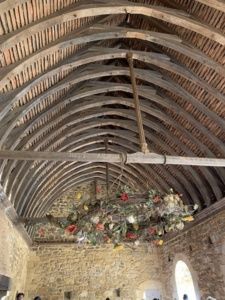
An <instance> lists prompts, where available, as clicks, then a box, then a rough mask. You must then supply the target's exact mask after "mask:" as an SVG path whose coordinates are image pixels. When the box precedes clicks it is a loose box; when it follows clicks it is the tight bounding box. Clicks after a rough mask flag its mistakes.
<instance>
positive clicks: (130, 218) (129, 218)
mask: <svg viewBox="0 0 225 300" xmlns="http://www.w3.org/2000/svg"><path fill="white" fill-rule="evenodd" d="M127 221H128V222H129V223H131V224H134V223H136V222H137V220H136V218H135V217H134V216H133V215H130V216H128V217H127Z"/></svg>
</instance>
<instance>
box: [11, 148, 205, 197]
mask: <svg viewBox="0 0 225 300" xmlns="http://www.w3.org/2000/svg"><path fill="white" fill-rule="evenodd" d="M64 148H65V147H64ZM103 149H104V147H103ZM64 150H65V149H63V151H64ZM66 150H67V151H72V152H74V151H77V150H78V148H77V147H76V148H74V147H73V148H72V149H71V147H69V148H68V146H67V145H66ZM122 150H123V148H121V151H122ZM125 150H126V148H125ZM60 151H61V149H60ZM82 151H86V149H84V150H82ZM96 151H97V150H96ZM56 167H57V168H58V165H57V166H56ZM45 169H46V166H45ZM169 170H170V168H169V169H168V170H167V171H166V172H165V170H164V172H165V174H166V173H168V171H169ZM175 172H176V174H177V177H178V178H182V180H181V181H184V183H183V186H185V188H186V189H187V190H188V191H190V192H191V194H192V195H193V194H194V192H192V186H190V185H189V184H190V182H188V181H187V180H186V179H185V176H183V174H182V173H181V171H180V170H179V169H177V168H176V171H175ZM55 173H56V169H54V174H55ZM193 173H194V171H193V172H192V173H191V177H193V182H199V178H197V180H196V181H194V180H195V178H194V177H196V176H193ZM48 174H49V170H48V171H47V173H46V175H44V174H43V175H42V184H44V185H45V184H46V181H47V179H48V178H46V176H47V177H48ZM152 176H154V173H153V174H152ZM172 176H173V175H172V174H171V173H170V174H169V173H168V177H172ZM28 178H29V176H28ZM35 181H36V180H34V181H32V186H31V188H32V189H34V188H35V189H36V190H37V191H38V192H39V191H41V190H42V189H44V190H45V189H48V187H46V188H44V187H43V188H41V186H40V185H38V186H36V185H35ZM47 185H48V184H47ZM202 185H203V183H201V184H200V186H201V188H200V189H199V190H200V191H201V192H202V198H203V199H205V198H204V197H206V199H207V197H208V195H207V191H205V193H204V190H205V188H202ZM35 186H36V187H35ZM197 188H199V186H197ZM167 189H168V188H167ZM179 190H180V188H179ZM22 191H23V194H22V195H20V197H17V200H18V201H20V199H21V201H26V199H29V200H30V199H31V196H30V191H28V192H25V189H22ZM24 192H25V195H24ZM12 193H13V192H12ZM23 195H24V197H23ZM37 198H39V196H37Z"/></svg>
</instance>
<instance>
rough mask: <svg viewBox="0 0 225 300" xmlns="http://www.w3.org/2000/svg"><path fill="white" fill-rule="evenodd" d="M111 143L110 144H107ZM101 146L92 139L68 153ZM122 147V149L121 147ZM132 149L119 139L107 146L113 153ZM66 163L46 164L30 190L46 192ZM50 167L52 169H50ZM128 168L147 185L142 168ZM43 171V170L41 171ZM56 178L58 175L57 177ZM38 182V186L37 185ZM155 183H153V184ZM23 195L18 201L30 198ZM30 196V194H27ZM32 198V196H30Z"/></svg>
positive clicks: (99, 139) (100, 140)
mask: <svg viewBox="0 0 225 300" xmlns="http://www.w3.org/2000/svg"><path fill="white" fill-rule="evenodd" d="M109 140H111V141H114V143H115V139H111V138H109ZM109 143H111V142H109ZM102 144H104V140H103V138H102V137H99V138H98V139H96V141H95V140H94V139H92V141H89V142H85V143H83V144H82V143H80V146H77V145H76V147H73V149H71V147H68V148H70V149H69V150H68V151H72V152H73V151H77V150H78V149H80V148H82V150H84V151H86V150H90V149H89V148H90V147H95V149H96V151H97V149H98V150H101V151H102V150H103V146H102ZM121 146H122V147H121ZM133 148H134V147H128V146H127V145H126V144H125V143H123V141H121V139H120V140H119V141H118V142H117V143H115V145H111V144H110V145H109V150H110V151H112V152H113V151H114V152H117V153H119V152H121V151H128V152H130V151H131V149H132V150H133ZM67 165H68V162H58V163H57V164H51V163H50V164H48V165H46V171H45V175H44V173H42V174H41V176H39V177H37V176H36V178H35V179H36V180H33V181H32V188H33V189H34V187H35V188H36V191H37V192H38V193H40V192H42V191H43V190H44V191H45V190H47V189H49V186H50V185H51V182H53V181H54V178H55V177H56V174H58V173H60V172H61V171H62V170H63V167H64V166H67ZM51 166H52V167H53V168H52V169H51ZM129 167H130V168H131V169H135V171H137V172H138V177H139V178H140V179H141V181H142V183H143V184H146V185H147V178H148V176H147V172H146V169H144V168H142V166H141V165H137V167H136V166H135V165H129ZM122 169H123V165H121V170H122ZM43 171H44V170H43ZM57 176H58V175H57ZM40 178H41V179H42V181H41V180H40ZM37 182H38V185H37ZM154 183H155V182H154ZM157 188H159V185H158V184H157ZM24 194H26V193H25V191H24V190H22V194H21V195H20V196H19V197H18V201H19V200H20V199H24V201H25V200H26V199H27V198H30V197H29V195H27V194H26V198H25V197H24V196H23V195H24ZM29 194H30V193H29ZM32 197H33V196H32Z"/></svg>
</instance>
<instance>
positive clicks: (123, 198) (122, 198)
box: [120, 193, 129, 202]
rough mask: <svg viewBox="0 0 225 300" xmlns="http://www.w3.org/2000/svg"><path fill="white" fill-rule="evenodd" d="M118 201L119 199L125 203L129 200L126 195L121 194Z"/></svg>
mask: <svg viewBox="0 0 225 300" xmlns="http://www.w3.org/2000/svg"><path fill="white" fill-rule="evenodd" d="M120 199H121V200H122V201H124V202H126V201H128V200H129V196H128V194H127V193H122V194H121V195H120Z"/></svg>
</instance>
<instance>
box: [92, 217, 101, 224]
mask: <svg viewBox="0 0 225 300" xmlns="http://www.w3.org/2000/svg"><path fill="white" fill-rule="evenodd" d="M91 222H92V223H94V224H98V223H99V217H98V216H95V217H91Z"/></svg>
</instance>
